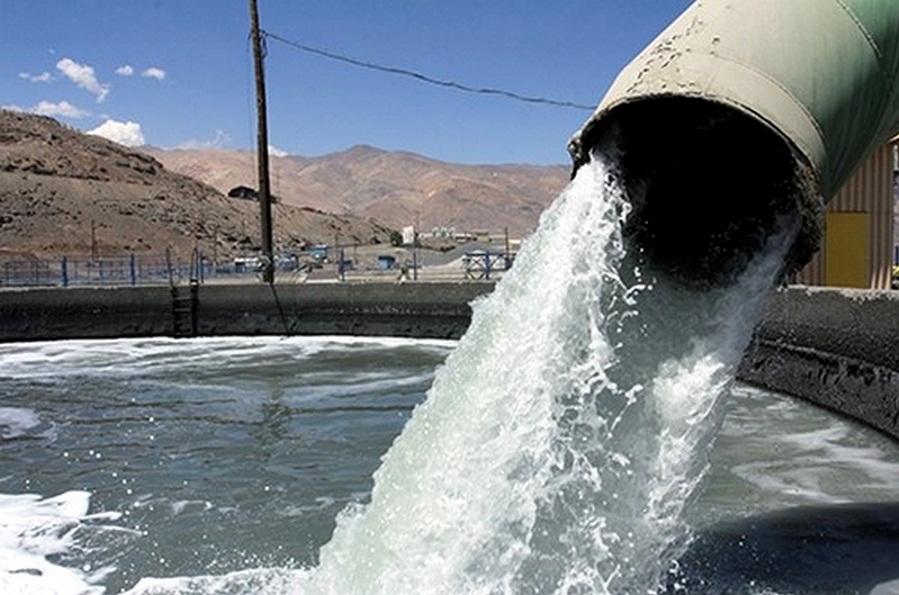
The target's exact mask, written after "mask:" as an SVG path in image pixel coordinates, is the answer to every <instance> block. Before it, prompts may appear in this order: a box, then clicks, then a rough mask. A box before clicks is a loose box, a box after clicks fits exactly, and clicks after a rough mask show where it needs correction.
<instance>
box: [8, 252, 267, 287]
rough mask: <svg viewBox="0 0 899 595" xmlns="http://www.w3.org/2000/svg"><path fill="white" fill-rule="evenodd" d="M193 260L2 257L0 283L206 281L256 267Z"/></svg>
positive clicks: (246, 272)
mask: <svg viewBox="0 0 899 595" xmlns="http://www.w3.org/2000/svg"><path fill="white" fill-rule="evenodd" d="M192 261H193V262H192ZM192 261H191V260H180V259H176V258H173V257H171V256H170V255H167V254H128V255H124V256H104V257H97V258H77V257H68V256H63V257H61V258H59V259H34V260H0V287H35V286H55V287H70V286H75V285H158V284H169V283H182V282H187V281H189V280H190V279H196V280H197V281H199V282H203V281H204V280H206V279H209V278H213V277H252V276H254V275H255V271H253V270H250V269H246V268H241V267H237V266H235V265H234V264H233V263H228V264H225V265H215V264H213V263H212V262H211V261H209V260H207V259H204V258H202V257H199V256H195V257H194V258H193V259H192Z"/></svg>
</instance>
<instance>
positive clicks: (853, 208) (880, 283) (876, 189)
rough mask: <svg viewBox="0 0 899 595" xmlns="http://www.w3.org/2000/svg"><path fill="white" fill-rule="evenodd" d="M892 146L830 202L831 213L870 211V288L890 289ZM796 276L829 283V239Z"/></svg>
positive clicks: (802, 280) (800, 280) (803, 281)
mask: <svg viewBox="0 0 899 595" xmlns="http://www.w3.org/2000/svg"><path fill="white" fill-rule="evenodd" d="M893 159H894V157H893V145H884V146H883V147H881V148H880V149H878V150H877V151H875V152H874V154H872V155H871V157H869V158H868V160H867V161H865V162H864V163H863V164H862V166H861V167H860V168H859V169H858V171H857V172H855V175H854V176H853V177H852V179H850V180H849V182H847V183H846V185H845V186H843V189H842V190H840V192H839V193H838V194H837V195H836V196H835V197H834V198H833V200H831V201H830V203H828V205H827V210H828V212H831V213H867V214H868V220H869V222H870V225H869V226H868V271H867V278H868V279H869V286H868V287H869V288H870V289H889V287H890V281H891V276H892V264H893V200H894V199H893V167H894V163H893ZM827 233H828V232H827V230H825V237H824V244H822V246H821V250H819V251H818V253H817V254H816V255H815V257H814V258H813V259H812V261H811V262H810V263H809V264H808V265H807V266H806V267H805V268H804V269H802V270H801V271H800V272H799V274H798V275H797V276H796V279H795V282H796V283H800V284H803V285H826V284H827V279H826V274H825V271H826V263H825V262H824V254H825V252H826V250H825V245H826V242H827Z"/></svg>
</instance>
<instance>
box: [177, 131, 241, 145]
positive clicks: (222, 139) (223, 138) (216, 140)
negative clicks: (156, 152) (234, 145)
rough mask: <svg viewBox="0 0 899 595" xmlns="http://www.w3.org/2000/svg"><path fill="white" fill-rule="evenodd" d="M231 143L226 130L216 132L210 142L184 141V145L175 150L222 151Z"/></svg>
mask: <svg viewBox="0 0 899 595" xmlns="http://www.w3.org/2000/svg"><path fill="white" fill-rule="evenodd" d="M230 142H231V137H230V136H228V133H227V132H225V131H224V130H216V131H215V136H214V137H213V138H212V139H210V140H196V139H191V140H187V141H184V142H183V143H179V144H178V145H176V146H175V147H174V148H175V149H185V150H191V149H221V148H222V147H225V146H226V145H227V144H228V143H230Z"/></svg>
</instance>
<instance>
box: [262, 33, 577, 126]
mask: <svg viewBox="0 0 899 595" xmlns="http://www.w3.org/2000/svg"><path fill="white" fill-rule="evenodd" d="M262 34H263V36H264V37H267V38H270V39H274V40H275V41H280V42H281V43H283V44H284V45H287V46H290V47H292V48H294V49H297V50H300V51H303V52H306V53H309V54H315V55H317V56H322V57H324V58H329V59H331V60H337V61H338V62H344V63H346V64H352V65H353V66H359V67H361V68H368V69H369V70H376V71H378V72H386V73H388V74H396V75H400V76H407V77H410V78H413V79H415V80H418V81H421V82H424V83H428V84H431V85H437V86H440V87H447V88H450V89H455V90H457V91H464V92H466V93H476V94H481V95H497V96H500V97H505V98H507V99H514V100H515V101H523V102H526V103H536V104H542V105H551V106H553V107H567V108H572V109H578V110H586V111H593V107H592V106H589V105H584V104H581V103H574V102H572V101H559V100H556V99H547V98H545V97H530V96H527V95H521V94H519V93H515V92H513V91H506V90H504V89H493V88H490V87H471V86H469V85H463V84H462V83H457V82H455V81H446V80H441V79H437V78H434V77H432V76H428V75H426V74H422V73H420V72H415V71H414V70H409V69H406V68H399V67H397V66H384V65H382V64H377V63H375V62H367V61H365V60H358V59H356V58H351V57H350V56H345V55H342V54H337V53H334V52H329V51H328V50H323V49H321V48H317V47H313V46H310V45H306V44H303V43H299V42H297V41H291V40H289V39H285V38H283V37H281V36H280V35H276V34H274V33H271V32H269V31H262Z"/></svg>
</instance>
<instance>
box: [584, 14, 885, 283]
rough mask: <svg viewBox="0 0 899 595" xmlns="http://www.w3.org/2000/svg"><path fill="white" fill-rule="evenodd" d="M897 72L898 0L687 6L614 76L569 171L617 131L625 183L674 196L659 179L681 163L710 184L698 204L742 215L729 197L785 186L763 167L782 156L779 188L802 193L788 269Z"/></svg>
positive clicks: (869, 139)
mask: <svg viewBox="0 0 899 595" xmlns="http://www.w3.org/2000/svg"><path fill="white" fill-rule="evenodd" d="M897 76H899V1H897V0H698V1H697V2H695V3H694V4H693V5H692V6H690V7H689V8H688V9H687V10H686V11H685V12H684V13H683V14H682V15H681V16H680V17H679V18H678V19H677V20H675V21H674V22H673V23H672V24H671V25H670V26H669V27H668V28H667V29H666V30H665V31H663V32H662V33H661V34H660V35H659V36H658V37H657V38H656V39H655V40H654V41H653V42H652V43H651V44H650V45H649V46H648V47H647V48H646V49H645V50H643V51H642V52H641V53H640V54H639V55H638V56H637V57H636V58H635V59H634V60H633V61H632V62H631V63H630V64H628V65H627V66H626V67H625V68H624V69H623V70H622V71H621V73H620V74H619V76H618V77H617V79H616V80H615V81H614V83H613V84H612V86H611V88H610V89H609V91H608V93H607V94H606V95H605V97H604V98H603V99H602V101H601V102H600V104H599V106H598V107H597V109H596V111H595V112H594V113H593V115H592V117H591V118H590V119H589V120H588V121H587V122H586V124H585V125H584V126H583V127H582V128H581V130H580V131H579V132H578V133H577V134H575V136H574V137H573V138H572V140H571V142H570V144H569V151H570V152H571V155H572V159H573V161H574V167H575V170H576V169H577V168H579V167H580V166H581V165H582V164H584V163H585V162H586V161H588V160H589V156H590V152H591V151H592V150H593V149H594V148H595V147H596V146H597V145H601V144H603V143H604V142H605V141H604V140H603V139H606V138H608V137H609V135H612V134H614V135H617V137H618V139H619V140H618V142H619V144H623V145H624V146H622V147H621V149H622V152H623V154H624V155H625V163H624V167H625V169H626V170H628V171H627V172H626V173H628V175H629V176H630V177H632V178H637V177H640V178H641V179H640V180H638V181H639V182H640V183H646V182H648V183H650V184H652V183H653V182H652V181H653V179H654V178H655V177H659V178H660V179H663V180H662V182H659V183H657V184H656V186H657V187H659V188H667V189H668V190H669V191H670V190H672V189H681V190H682V189H684V188H683V184H680V185H679V184H677V183H667V182H665V180H664V179H665V176H668V178H667V179H668V181H669V182H670V178H671V176H672V175H673V168H674V167H686V168H687V170H688V171H687V173H684V174H683V175H684V176H690V177H692V179H694V180H696V179H706V178H709V177H711V178H712V184H711V186H712V189H711V190H708V191H707V192H706V193H705V194H706V195H707V196H706V199H707V201H708V204H702V205H700V206H701V207H703V208H705V207H709V208H711V207H713V206H714V207H715V208H719V209H721V208H723V209H725V210H727V211H730V210H735V212H734V213H730V214H732V215H734V214H735V215H736V216H737V217H744V218H745V217H749V218H752V217H757V216H759V215H758V213H756V212H755V211H752V213H750V212H749V211H750V210H751V209H750V207H749V206H738V205H736V204H734V203H736V202H739V201H742V200H748V201H754V200H755V201H762V202H764V201H765V200H768V198H767V197H765V196H759V194H760V193H764V192H766V191H767V190H770V189H771V188H772V187H783V186H784V184H786V183H787V182H785V181H784V179H782V178H783V172H780V173H778V172H774V171H772V170H776V169H777V168H779V167H781V168H782V167H783V166H782V165H779V164H778V163H776V162H777V161H779V160H782V159H784V158H785V156H786V158H787V159H788V160H790V161H792V163H791V165H790V168H791V169H792V170H793V172H792V176H793V177H792V181H790V182H789V184H794V185H797V184H799V185H805V186H806V187H805V189H804V192H803V193H801V194H803V195H804V197H805V198H800V199H797V200H798V201H799V203H801V204H798V205H796V206H797V208H798V209H799V210H800V212H801V213H802V215H803V217H804V219H805V223H804V227H803V232H802V233H801V235H800V239H799V240H798V241H797V244H796V248H795V249H794V254H793V256H792V260H793V263H792V266H794V267H795V266H798V265H801V264H804V262H805V261H807V260H808V259H809V258H810V257H811V254H813V252H814V250H816V249H817V245H818V241H819V233H820V230H819V229H818V223H817V221H818V219H819V218H820V216H821V214H820V211H821V208H822V204H823V203H824V202H826V201H828V200H830V198H832V197H833V196H834V195H835V194H836V192H837V191H838V190H839V189H840V187H841V186H842V185H843V183H844V182H846V181H847V180H848V178H849V177H850V176H851V174H852V173H853V171H854V170H855V169H856V168H857V166H858V165H859V164H860V163H861V162H862V160H864V158H865V157H866V156H867V155H868V154H869V153H870V152H871V151H872V150H873V149H874V148H876V147H878V146H880V145H881V144H882V143H884V142H886V141H887V140H888V139H889V137H890V136H891V135H892V134H894V133H895V132H896V131H897V129H899V84H897ZM648 145H652V146H653V147H648ZM691 152H692V153H691ZM628 155H630V157H628ZM672 160H673V161H674V163H673V164H671V163H668V162H670V161H672ZM706 160H708V161H707V162H706ZM733 161H739V163H738V164H734V163H733ZM759 176H762V177H763V178H766V179H765V180H762V181H758V180H757V178H758V177H759ZM747 181H748V182H749V188H742V189H741V187H744V186H746V184H747ZM735 187H736V188H737V196H732V195H733V193H734V191H733V189H734V188H735ZM655 194H656V195H659V194H660V192H656V193H655ZM668 194H669V196H668V197H667V198H666V200H677V198H678V197H676V196H670V194H671V193H670V192H669V193H668ZM700 194H702V192H700ZM681 198H683V199H684V200H690V199H689V197H687V196H683V197H681ZM647 200H649V199H647ZM653 200H660V199H658V198H655V199H653ZM717 203H722V204H725V203H726V204H729V205H730V206H728V207H723V206H720V205H718V204H717ZM716 205H717V206H716ZM688 207H689V205H685V204H681V205H679V208H680V209H686V208H688ZM673 209H674V208H673V207H667V208H664V207H657V208H655V209H654V210H655V211H656V212H657V218H662V217H661V215H660V214H658V213H664V214H665V216H667V215H669V214H671V213H672V212H673ZM712 210H714V209H712ZM650 211H653V209H650ZM724 227H725V226H724V225H722V226H721V227H720V229H722V230H723V229H724ZM655 233H656V232H653V233H650V234H648V235H649V236H653V237H654V234H655ZM705 248H707V246H706V247H705ZM705 248H701V247H697V248H696V250H697V251H699V250H702V249H705Z"/></svg>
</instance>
